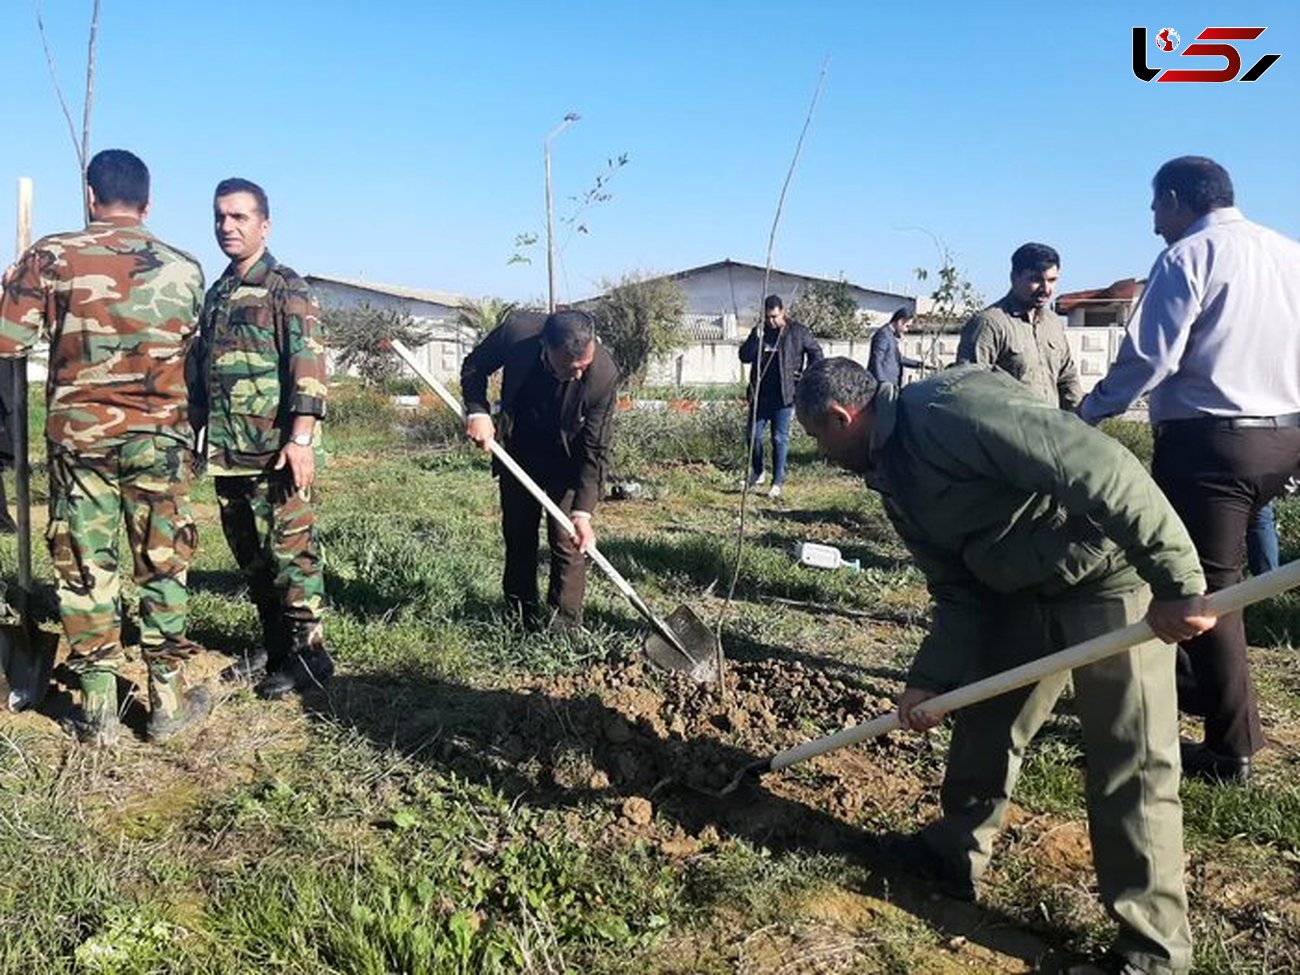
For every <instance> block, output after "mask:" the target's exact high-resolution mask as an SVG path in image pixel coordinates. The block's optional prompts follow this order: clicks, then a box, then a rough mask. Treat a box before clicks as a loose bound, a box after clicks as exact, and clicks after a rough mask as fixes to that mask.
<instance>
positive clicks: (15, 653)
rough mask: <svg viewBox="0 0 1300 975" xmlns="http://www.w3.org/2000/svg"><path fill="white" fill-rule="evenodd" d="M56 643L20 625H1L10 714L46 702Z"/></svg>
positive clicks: (1, 654) (1, 656) (1, 659)
mask: <svg viewBox="0 0 1300 975" xmlns="http://www.w3.org/2000/svg"><path fill="white" fill-rule="evenodd" d="M58 644H59V638H58V636H56V635H55V634H53V633H44V632H42V631H40V630H37V631H36V632H34V633H33V632H29V631H28V629H27V627H25V626H22V625H16V626H0V665H2V669H3V673H4V684H5V685H7V686H6V687H5V688H4V690H5V696H6V697H7V698H8V705H9V710H10V711H14V712H18V711H26V710H27V709H29V708H34V707H37V706H38V705H39V704H40V703H41V701H43V700H44V699H45V691H46V689H47V688H48V687H49V686H50V675H51V674H52V673H53V672H54V655H55V651H56V650H57V649H58Z"/></svg>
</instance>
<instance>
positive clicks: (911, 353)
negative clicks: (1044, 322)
mask: <svg viewBox="0 0 1300 975" xmlns="http://www.w3.org/2000/svg"><path fill="white" fill-rule="evenodd" d="M958 338H959V336H958V335H957V334H956V333H942V334H939V335H937V336H935V335H927V334H924V333H912V334H909V335H906V336H904V337H903V341H902V343H901V344H902V348H903V355H905V356H907V357H909V358H912V359H920V360H922V361H923V362H934V363H935V364H936V365H937V366H938V367H942V366H947V365H951V364H952V363H953V362H954V361H956V358H957V342H958ZM1066 338H1067V339H1068V340H1069V342H1070V351H1071V352H1072V353H1073V355H1074V361H1075V364H1076V365H1077V366H1078V367H1079V380H1080V382H1081V384H1082V386H1083V390H1084V392H1087V391H1088V390H1090V389H1092V387H1093V386H1095V385H1096V384H1097V381H1098V380H1099V379H1101V377H1102V376H1104V375H1105V374H1106V370H1107V369H1108V368H1109V367H1110V364H1111V363H1112V362H1114V361H1115V356H1116V355H1117V354H1118V353H1119V347H1120V343H1121V342H1122V341H1123V339H1124V330H1123V329H1121V328H1071V329H1069V330H1068V331H1067V332H1066ZM821 345H822V351H823V352H825V353H826V354H827V355H828V356H835V355H842V356H847V357H848V358H850V359H855V360H857V361H858V362H861V363H862V364H863V365H866V362H867V356H868V354H869V351H870V346H871V340H870V338H866V339H853V340H846V341H834V342H831V341H825V340H823V341H822V343H821ZM739 352H740V343H739V342H698V343H696V344H694V345H691V346H689V347H687V348H686V349H683V350H681V351H680V352H676V353H673V354H672V355H668V356H661V357H660V358H658V359H655V360H654V361H653V362H651V364H650V370H649V373H648V379H647V381H648V382H649V383H650V384H651V385H653V386H672V385H684V386H711V385H727V384H730V383H741V382H744V381H745V378H746V376H747V375H748V371H747V370H748V368H749V367H748V366H745V365H742V364H741V362H740V355H739ZM915 378H916V372H915V370H911V369H909V370H906V371H905V375H904V378H903V381H904V382H908V381H910V380H912V379H915Z"/></svg>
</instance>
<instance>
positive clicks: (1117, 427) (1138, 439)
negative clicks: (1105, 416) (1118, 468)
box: [1099, 420, 1155, 470]
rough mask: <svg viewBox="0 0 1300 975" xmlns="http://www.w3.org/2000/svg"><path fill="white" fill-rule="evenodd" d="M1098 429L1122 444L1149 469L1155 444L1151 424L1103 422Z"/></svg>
mask: <svg viewBox="0 0 1300 975" xmlns="http://www.w3.org/2000/svg"><path fill="white" fill-rule="evenodd" d="M1099 429H1100V430H1101V431H1102V432H1103V433H1106V434H1109V435H1110V436H1112V437H1114V438H1115V439H1116V440H1118V441H1119V442H1120V443H1122V444H1123V445H1124V446H1125V447H1127V448H1128V449H1129V451H1130V452H1131V453H1132V454H1133V456H1134V457H1136V458H1137V459H1138V460H1140V461H1142V463H1143V464H1145V465H1146V467H1147V469H1148V470H1150V469H1151V451H1152V450H1153V449H1154V444H1155V440H1154V438H1153V436H1152V433H1151V424H1149V423H1135V422H1134V421H1132V420H1103V421H1102V422H1101V426H1100V427H1099Z"/></svg>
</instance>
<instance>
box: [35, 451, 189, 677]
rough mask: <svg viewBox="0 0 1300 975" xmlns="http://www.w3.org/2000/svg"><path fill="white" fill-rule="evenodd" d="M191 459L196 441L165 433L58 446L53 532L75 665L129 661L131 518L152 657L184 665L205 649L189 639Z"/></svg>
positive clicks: (145, 647) (146, 644)
mask: <svg viewBox="0 0 1300 975" xmlns="http://www.w3.org/2000/svg"><path fill="white" fill-rule="evenodd" d="M190 458H191V454H190V450H189V448H188V447H186V446H185V445H184V444H182V443H181V442H180V441H178V440H176V439H174V438H172V437H163V436H140V437H135V438H132V439H130V440H128V441H126V442H125V443H123V444H121V445H120V446H115V447H107V448H104V449H103V450H97V451H94V452H84V453H83V452H76V453H73V452H70V451H66V450H62V449H60V448H57V447H55V446H53V445H51V447H50V523H49V527H48V528H47V529H46V533H45V537H46V541H47V542H48V544H49V549H50V559H51V561H52V562H53V563H54V573H55V576H56V580H57V584H58V593H59V615H60V617H61V618H62V620H63V629H64V632H66V633H67V636H68V643H69V645H70V646H71V648H72V655H71V657H70V659H69V660H68V663H69V665H70V666H72V667H73V669H74V670H82V671H84V670H86V669H88V668H104V669H110V670H113V669H116V668H117V667H118V666H120V665H121V663H122V662H123V660H124V656H123V651H122V589H121V580H120V579H119V577H118V544H119V539H120V537H121V529H122V526H123V524H125V525H126V537H127V544H128V546H129V548H130V550H131V559H132V563H133V571H132V575H133V578H134V579H135V583H136V586H137V587H138V588H139V590H140V646H141V650H142V652H143V654H144V656H145V658H146V659H147V660H149V661H150V662H154V663H163V662H170V663H179V662H180V661H181V660H183V659H184V658H185V657H188V656H190V654H192V653H193V652H194V651H195V650H196V649H197V647H195V645H194V644H191V643H190V642H189V641H188V640H187V639H186V638H185V623H186V614H187V612H188V608H189V594H188V592H187V590H186V575H187V573H188V571H189V567H190V560H191V559H192V558H193V557H194V548H195V545H196V543H197V539H198V535H197V532H196V530H195V527H194V517H193V514H192V512H191V510H190V498H189V488H190V478H191V474H190V470H191V459H190Z"/></svg>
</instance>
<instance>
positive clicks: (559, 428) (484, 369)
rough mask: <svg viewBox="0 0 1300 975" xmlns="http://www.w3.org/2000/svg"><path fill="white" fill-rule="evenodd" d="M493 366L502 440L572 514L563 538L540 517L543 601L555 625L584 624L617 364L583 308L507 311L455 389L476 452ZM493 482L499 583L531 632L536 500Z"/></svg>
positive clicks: (509, 484)
mask: <svg viewBox="0 0 1300 975" xmlns="http://www.w3.org/2000/svg"><path fill="white" fill-rule="evenodd" d="M498 369H499V370H501V412H500V418H501V430H500V438H501V445H502V446H503V447H505V449H506V450H507V451H509V453H510V455H511V456H512V457H514V459H515V460H516V461H518V462H519V464H520V466H521V467H523V468H524V470H525V471H527V472H528V473H529V475H530V476H531V477H532V478H533V480H535V481H536V482H537V483H538V484H539V485H540V486H541V488H542V490H544V491H545V492H546V493H547V494H548V495H549V496H550V497H551V498H552V499H553V500H554V501H555V503H556V504H558V505H559V506H560V508H561V509H563V511H564V512H565V513H566V514H567V515H568V516H569V517H570V518H571V519H573V525H574V529H575V534H574V535H573V536H569V535H568V534H567V533H566V532H565V531H564V530H563V529H561V528H560V527H559V526H558V525H556V524H555V523H554V521H552V520H549V519H548V520H547V526H546V528H547V540H548V542H549V544H550V548H551V579H550V586H549V588H548V590H547V594H546V604H547V606H548V607H549V608H550V610H551V611H552V613H553V614H554V617H555V621H556V622H557V623H558V624H559V625H562V626H575V627H576V626H581V625H582V599H583V595H584V593H585V591H586V588H587V566H586V562H585V560H584V558H583V553H584V552H585V551H586V550H587V549H588V548H590V547H591V546H592V545H593V544H595V541H596V534H595V531H594V530H593V529H592V524H591V516H592V512H593V511H594V510H595V507H596V500H597V498H598V497H599V494H600V482H601V476H602V474H603V472H604V467H605V462H606V460H607V458H608V456H609V446H610V435H611V432H612V428H611V421H612V419H613V416H614V405H615V399H616V396H617V391H618V367H617V366H615V365H614V360H613V359H612V358H611V357H610V355H609V353H608V352H607V351H605V349H603V348H601V347H600V346H599V345H597V344H596V333H595V323H594V322H593V321H592V318H591V316H590V315H588V314H587V313H586V312H583V311H557V312H554V313H552V314H551V315H549V316H548V315H543V314H542V313H540V312H512V313H511V314H510V316H509V317H508V318H507V319H506V320H505V322H503V323H502V324H501V325H500V326H499V327H497V328H496V329H495V330H494V331H492V332H491V333H490V334H489V335H488V336H487V338H485V339H483V341H482V342H480V343H479V344H478V346H476V347H475V349H474V351H472V352H471V353H470V354H469V355H468V356H466V358H465V362H464V364H463V365H462V366H461V370H460V385H461V390H462V392H463V393H464V396H465V409H466V413H467V416H466V427H465V432H466V434H467V435H468V436H469V438H470V439H471V440H473V441H474V442H475V443H476V444H478V445H479V446H480V447H482V448H483V449H485V450H486V449H488V445H489V444H490V443H491V442H492V440H493V438H494V437H496V436H497V435H498V434H497V429H496V426H495V425H494V424H493V422H492V417H491V413H490V410H489V407H488V397H487V384H488V377H489V376H491V375H492V374H493V373H495V372H496V371H497V370H498ZM494 471H495V473H496V474H497V476H498V477H499V478H500V481H501V532H502V535H503V536H504V538H505V543H506V568H505V575H504V577H503V579H502V588H503V589H504V591H505V597H506V602H507V603H508V604H510V606H511V607H512V608H513V609H515V610H516V611H518V612H519V613H520V616H521V618H522V620H523V622H524V624H525V625H526V626H528V627H530V628H533V627H536V626H538V625H539V624H540V623H541V622H542V619H541V613H540V605H539V601H538V592H537V524H538V521H539V520H540V519H541V517H542V506H541V504H540V503H539V502H538V501H537V500H536V499H535V498H533V496H532V495H530V494H529V493H528V491H527V490H525V489H524V487H523V486H522V485H521V484H520V483H519V482H518V481H516V480H515V478H514V477H513V476H512V475H511V474H510V473H509V472H508V471H507V472H503V471H502V470H500V469H499V466H497V465H494Z"/></svg>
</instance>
